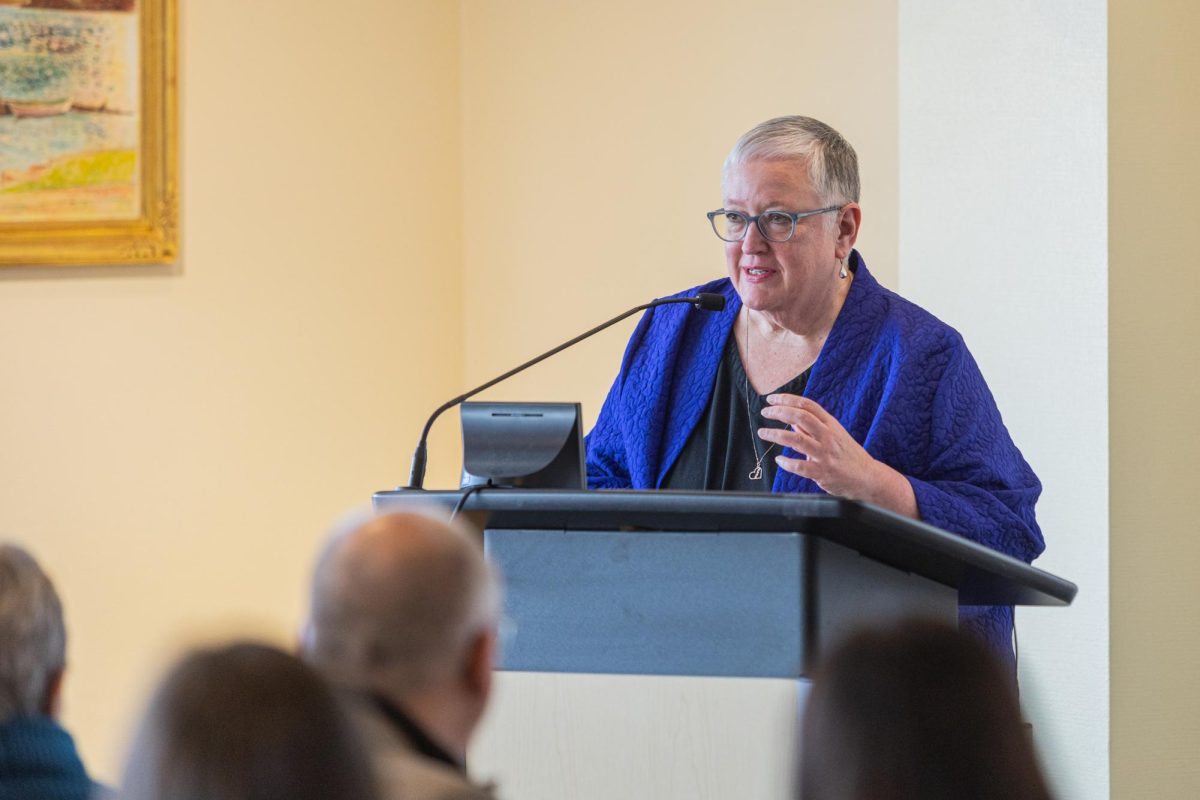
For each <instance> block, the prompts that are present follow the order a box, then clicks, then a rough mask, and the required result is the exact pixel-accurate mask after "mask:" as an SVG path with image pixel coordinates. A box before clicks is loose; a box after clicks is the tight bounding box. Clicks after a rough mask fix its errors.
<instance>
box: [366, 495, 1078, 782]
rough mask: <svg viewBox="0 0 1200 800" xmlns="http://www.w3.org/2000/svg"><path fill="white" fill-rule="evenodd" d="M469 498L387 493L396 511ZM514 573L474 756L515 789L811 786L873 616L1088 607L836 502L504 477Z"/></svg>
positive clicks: (506, 552)
mask: <svg viewBox="0 0 1200 800" xmlns="http://www.w3.org/2000/svg"><path fill="white" fill-rule="evenodd" d="M459 496H460V495H459V493H458V492H407V491H395V492H379V493H377V494H376V495H375V506H376V509H377V510H379V511H388V510H399V509H405V508H414V507H422V506H424V507H428V506H438V507H444V508H445V509H447V510H448V509H449V508H450V507H451V506H452V505H453V504H454V503H455V502H456V501H457V500H458V498H459ZM464 513H465V514H467V515H468V516H469V517H470V519H471V520H472V521H474V522H475V524H476V525H477V526H478V527H479V529H480V530H482V531H483V537H484V547H485V550H486V552H487V555H488V558H489V559H490V560H491V561H492V562H493V563H494V564H495V565H497V567H498V568H499V569H500V571H501V573H502V574H503V575H504V579H505V584H506V587H507V589H506V591H507V594H506V601H505V614H506V626H505V627H506V629H507V632H506V633H505V635H504V637H503V639H504V641H503V643H502V656H501V660H500V665H499V668H500V670H501V673H500V674H499V675H498V676H497V692H496V697H495V700H494V702H493V704H492V708H491V710H490V712H489V716H488V718H487V719H486V720H485V722H484V725H483V728H482V729H481V731H480V733H479V735H478V736H477V743H476V744H475V746H474V747H473V749H472V752H471V769H472V772H473V773H474V774H476V775H478V776H483V777H492V778H495V779H496V780H497V781H498V782H499V784H500V786H501V790H502V792H501V793H502V795H503V796H506V797H511V798H517V799H518V800H519V799H520V798H540V797H556V798H581V799H582V798H597V800H599V798H604V799H605V800H609V799H610V798H613V797H621V798H655V799H656V800H657V799H658V798H672V797H681V798H682V797H687V798H704V797H712V798H733V797H736V798H763V799H764V800H768V799H769V800H776V799H777V798H784V797H794V790H793V778H794V761H795V756H796V753H797V752H798V747H799V743H798V737H797V730H798V718H799V715H798V709H799V708H800V706H801V705H802V702H803V696H804V692H805V687H806V681H805V680H804V679H805V677H806V675H807V674H808V671H809V670H810V669H811V667H812V665H813V664H814V663H815V662H816V659H818V658H819V657H820V655H821V653H822V652H824V650H825V649H827V648H828V647H829V646H830V645H831V644H832V643H834V642H836V641H837V640H838V639H839V638H840V637H841V636H843V635H845V634H846V633H847V632H849V631H850V630H852V629H853V628H854V627H856V626H857V625H860V624H863V623H866V622H876V623H878V622H883V621H886V620H887V619H889V618H894V617H899V616H907V615H911V614H922V615H924V616H928V617H935V618H940V619H944V620H945V621H947V622H948V623H950V624H954V622H955V621H956V619H957V610H958V606H959V605H960V604H962V605H990V604H995V605H1010V604H1011V605H1069V604H1070V602H1071V600H1072V599H1073V598H1074V596H1075V591H1076V587H1075V586H1074V584H1072V583H1070V582H1069V581H1065V580H1063V579H1061V578H1058V577H1055V576H1053V575H1050V574H1049V573H1046V572H1043V571H1041V570H1038V569H1035V568H1033V567H1030V566H1029V565H1027V564H1024V563H1022V562H1020V561H1017V560H1016V559H1013V558H1010V557H1008V556H1005V555H1002V554H1000V553H997V552H995V551H992V550H989V549H987V548H985V547H983V546H981V545H978V544H976V543H974V542H971V541H968V540H967V539H964V538H963V537H961V536H958V535H955V534H951V533H948V532H946V531H942V530H939V529H937V528H933V527H931V526H929V525H925V524H923V523H919V522H915V521H913V520H910V519H907V518H904V517H900V516H898V515H895V514H891V513H889V512H886V511H883V510H880V509H877V508H874V507H871V506H867V505H863V504H860V503H855V502H852V501H847V500H842V499H840V498H835V497H829V496H826V495H771V494H746V493H735V492H721V493H717V492H709V493H702V492H667V491H660V492H646V491H601V492H591V491H567V490H515V489H494V490H484V491H481V492H479V493H477V494H475V495H472V496H471V497H470V498H468V500H467V502H466V504H465V507H464Z"/></svg>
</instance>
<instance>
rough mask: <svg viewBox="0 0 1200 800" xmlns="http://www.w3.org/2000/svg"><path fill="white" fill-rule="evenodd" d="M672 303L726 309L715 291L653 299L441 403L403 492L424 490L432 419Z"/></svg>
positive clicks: (427, 424) (427, 425) (423, 435)
mask: <svg viewBox="0 0 1200 800" xmlns="http://www.w3.org/2000/svg"><path fill="white" fill-rule="evenodd" d="M672 303H690V304H692V305H693V306H695V307H696V308H698V309H700V310H702V311H722V310H724V308H725V295H723V294H716V293H715V292H700V294H698V295H696V296H695V297H664V298H660V299H658V300H654V301H652V302H649V303H644V304H642V305H640V306H635V307H634V308H631V309H629V310H628V311H626V312H625V313H624V314H620V315H618V316H615V317H613V318H612V319H610V320H608V321H607V322H602V323H600V324H599V325H597V326H596V327H594V328H592V329H591V330H590V331H587V332H585V333H581V334H579V335H578V336H576V337H575V338H574V339H571V340H570V341H568V342H563V343H562V344H560V345H559V346H558V347H555V348H554V349H553V350H547V351H546V352H545V353H542V354H541V355H540V356H537V357H536V358H531V359H530V360H528V361H526V362H525V363H524V364H521V365H520V366H517V367H513V368H512V369H510V370H509V371H508V372H506V373H504V374H503V375H498V376H496V377H495V378H492V379H491V380H490V381H488V382H487V383H485V384H483V385H481V386H476V387H475V388H474V389H472V390H471V391H469V392H464V393H463V394H460V395H459V396H458V397H455V398H454V399H453V400H448V401H446V402H445V403H442V404H441V405H440V406H438V407H437V410H436V411H434V412H433V413H432V414H430V416H429V419H428V420H427V421H426V422H425V427H424V429H422V431H421V439H420V440H419V441H418V442H417V449H416V450H415V451H414V452H413V458H412V468H411V469H410V470H409V472H408V486H406V487H404V488H406V489H421V488H424V485H425V462H426V460H427V458H428V446H427V442H428V440H429V431H430V429H431V428H433V423H434V420H436V419H437V418H438V417H440V416H441V415H442V412H443V411H448V410H449V409H451V408H454V407H455V406H456V405H458V404H459V403H461V402H463V401H465V400H467V399H469V398H471V397H474V396H475V395H477V394H479V393H480V392H482V391H484V390H485V389H490V388H492V387H493V386H495V385H496V384H497V383H500V382H501V381H505V380H508V379H509V378H511V377H512V376H513V375H516V374H517V373H518V372H522V371H524V370H527V369H529V368H530V367H532V366H533V365H534V364H538V363H541V362H542V361H545V360H546V359H547V358H549V357H550V356H552V355H555V354H556V353H560V352H562V351H563V350H566V349H567V348H568V347H570V346H572V345H575V344H578V343H579V342H582V341H583V340H584V339H586V338H588V337H589V336H594V335H595V334H597V333H599V332H600V331H602V330H604V329H605V328H609V327H611V326H613V325H616V324H617V323H618V322H620V321H621V320H623V319H625V318H626V317H630V316H633V315H634V314H636V313H638V312H639V311H645V310H646V309H649V308H657V307H658V306H665V305H670V304H672Z"/></svg>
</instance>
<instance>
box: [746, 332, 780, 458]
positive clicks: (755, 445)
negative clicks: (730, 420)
mask: <svg viewBox="0 0 1200 800" xmlns="http://www.w3.org/2000/svg"><path fill="white" fill-rule="evenodd" d="M742 330H744V331H745V332H746V361H747V362H749V361H750V312H749V310H747V311H746V321H745V322H744V323H743V326H742ZM744 396H745V398H746V421H747V422H749V423H750V446H751V447H753V448H754V469H752V470H750V480H752V481H756V480H759V479H760V478H762V476H763V470H762V463H763V461H764V460H765V459H766V457H767V454H768V453H770V452H771V451H772V450H774V449H775V442H771V446H770V447H768V448H767V449H766V450H763V452H762V455H761V456H760V455H759V454H758V443H757V442H756V441H755V439H756V438H757V437H756V436H755V435H754V417H752V416H751V415H750V373H749V371H746V391H745V393H744Z"/></svg>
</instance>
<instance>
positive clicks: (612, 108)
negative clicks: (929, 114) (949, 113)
mask: <svg viewBox="0 0 1200 800" xmlns="http://www.w3.org/2000/svg"><path fill="white" fill-rule="evenodd" d="M463 10H464V14H463V33H462V36H463V48H462V49H463V119H464V133H463V135H464V141H463V145H464V146H463V163H464V176H465V195H464V200H465V210H466V215H465V220H466V225H465V271H464V276H465V279H464V286H465V294H464V303H465V309H466V342H465V356H466V374H467V377H468V379H469V380H470V381H482V380H484V379H485V378H487V377H490V376H491V375H492V374H495V373H496V372H499V371H500V370H501V369H503V368H505V367H507V366H508V365H509V364H512V363H514V362H516V361H518V360H521V359H523V358H524V357H527V356H530V355H533V354H535V353H537V352H539V351H540V350H544V349H546V348H548V347H550V346H551V345H553V344H556V343H557V342H559V341H561V340H563V339H566V338H569V337H570V336H572V335H574V334H575V333H577V332H580V331H582V330H584V329H585V328H587V327H590V326H591V325H593V324H596V323H599V322H600V321H602V320H604V319H606V318H607V317H610V316H614V315H616V314H617V313H619V312H620V311H623V310H625V309H626V308H629V307H631V306H634V305H637V304H639V303H643V302H646V301H648V300H650V299H652V298H654V297H658V296H661V295H665V294H671V293H674V292H676V291H679V290H681V289H685V288H687V287H689V286H694V285H696V284H698V283H703V282H705V281H708V280H711V279H713V278H718V277H721V276H723V275H724V274H725V262H724V255H723V251H722V249H721V247H720V242H719V241H718V240H717V239H716V237H715V236H714V235H713V233H712V231H711V229H710V228H709V227H708V221H707V220H706V219H705V218H704V214H705V212H707V211H710V210H712V209H714V208H717V207H719V206H720V204H721V193H720V183H719V182H720V168H721V163H722V161H723V160H724V158H725V156H726V154H727V153H728V151H729V148H730V147H731V146H732V144H733V142H734V140H735V139H736V138H737V137H738V136H739V135H740V134H741V133H742V132H743V131H745V130H746V129H747V128H749V127H751V126H752V125H754V124H755V123H757V122H760V121H762V120H764V119H767V118H769V117H772V116H778V115H780V114H794V113H805V114H810V115H812V116H815V117H818V118H821V119H824V120H826V121H827V122H829V123H831V124H833V125H834V126H835V127H837V128H839V129H840V130H841V131H842V132H843V133H844V134H846V136H847V137H848V138H849V139H850V141H852V142H853V143H854V145H855V147H856V148H857V149H858V153H859V157H860V160H861V162H862V167H863V185H864V194H863V205H864V209H865V211H864V228H863V234H862V237H861V239H860V245H861V248H862V251H863V253H864V255H865V257H866V258H867V261H868V263H869V264H870V265H871V268H872V270H873V271H875V272H876V273H877V274H879V275H880V277H881V279H882V280H883V281H884V282H886V283H889V284H890V285H893V286H894V285H895V284H894V281H895V276H896V250H897V244H896V236H897V233H896V231H897V226H896V194H897V165H896V159H897V144H896V141H897V119H896V117H897V114H896V108H897V97H896V91H897V87H896V74H895V69H896V7H895V3H894V2H891V1H888V0H869V2H863V3H855V4H851V5H841V6H839V5H831V4H813V3H795V2H791V1H790V0H768V1H767V2H764V3H757V4H755V5H754V6H753V7H745V8H733V7H730V6H729V5H727V4H723V3H716V2H704V3H696V2H687V1H686V0H667V1H666V2H656V3H644V2H638V1H637V0H616V1H615V2H607V3H562V2H559V0H524V1H523V2H520V3H502V2H465V3H464V4H463ZM633 325H634V322H633V321H629V322H626V323H624V324H623V325H619V326H617V327H615V328H613V329H611V330H609V331H607V332H606V333H604V334H601V335H600V336H598V337H597V338H596V339H593V340H591V341H590V342H588V343H585V344H583V345H580V346H579V348H578V349H577V350H575V351H573V352H571V353H566V354H563V355H562V356H559V357H558V358H557V359H556V360H555V361H553V362H547V363H546V364H545V365H542V366H539V367H538V368H536V369H535V370H534V371H531V372H530V373H527V374H526V375H525V376H522V377H521V378H518V379H516V380H514V381H512V382H510V383H508V384H506V385H505V386H503V387H497V388H496V389H494V390H492V391H491V392H490V393H489V395H488V396H489V397H492V398H494V399H511V400H531V399H562V400H581V401H582V402H583V404H584V413H585V416H586V418H587V419H588V420H589V422H590V421H591V420H593V419H595V415H596V414H597V413H598V411H599V408H600V403H601V402H602V401H603V398H604V394H605V392H606V391H607V390H608V386H609V384H610V383H611V381H612V379H613V377H614V375H615V373H616V368H617V366H618V363H619V360H620V355H621V352H622V350H623V348H624V345H625V340H626V339H627V338H628V336H629V334H630V332H631V331H632V329H633Z"/></svg>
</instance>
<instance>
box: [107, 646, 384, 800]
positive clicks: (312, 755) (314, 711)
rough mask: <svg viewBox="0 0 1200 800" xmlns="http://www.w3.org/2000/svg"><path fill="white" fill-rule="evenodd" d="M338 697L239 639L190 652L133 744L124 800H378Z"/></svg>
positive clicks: (297, 665) (297, 668) (292, 661)
mask: <svg viewBox="0 0 1200 800" xmlns="http://www.w3.org/2000/svg"><path fill="white" fill-rule="evenodd" d="M376 796H377V795H376V792H375V785H374V779H373V777H372V774H371V770H370V766H369V764H368V761H367V757H366V755H365V753H364V752H363V749H362V747H361V745H360V743H359V741H358V739H357V737H356V734H355V733H354V731H353V730H352V727H351V725H350V723H349V721H348V720H347V719H346V718H345V717H344V716H343V712H342V710H341V707H340V706H339V704H338V702H337V699H336V698H335V697H334V694H333V691H332V690H331V689H330V688H329V687H328V686H327V685H326V684H325V683H324V681H323V680H322V679H321V678H320V676H319V675H317V674H316V673H315V672H314V671H313V670H312V669H311V668H309V667H308V666H307V665H305V664H304V663H302V662H301V661H300V660H299V659H297V658H295V657H293V656H290V655H288V654H287V653H284V652H282V651H280V650H277V649H275V648H273V647H268V646H265V645H260V644H252V643H240V644H233V645H230V646H226V647H219V648H215V649H208V650H198V651H195V652H193V653H191V654H190V655H188V656H185V657H184V658H183V660H182V661H180V662H179V663H178V664H177V665H176V666H175V667H174V668H173V669H172V670H170V672H168V674H167V676H166V677H165V678H164V679H163V682H162V684H161V685H160V686H159V687H158V689H157V691H156V692H155V694H154V697H153V699H152V700H151V702H150V706H149V708H148V709H147V711H146V715H145V717H144V719H143V720H142V724H141V728H140V730H139V732H138V734H137V736H136V738H135V740H134V743H133V747H132V750H131V756H130V759H129V762H128V765H127V767H126V771H125V778H124V786H123V791H122V794H121V797H122V798H123V800H208V799H209V798H211V799H212V800H307V799H308V798H312V800H318V799H320V800H325V799H326V798H338V800H374V798H376Z"/></svg>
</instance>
